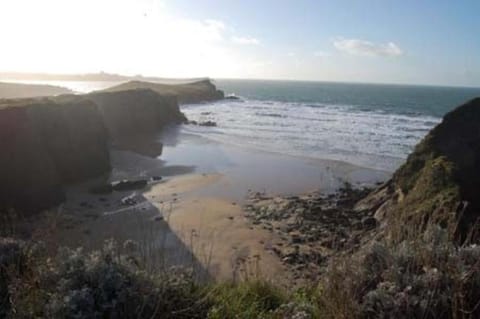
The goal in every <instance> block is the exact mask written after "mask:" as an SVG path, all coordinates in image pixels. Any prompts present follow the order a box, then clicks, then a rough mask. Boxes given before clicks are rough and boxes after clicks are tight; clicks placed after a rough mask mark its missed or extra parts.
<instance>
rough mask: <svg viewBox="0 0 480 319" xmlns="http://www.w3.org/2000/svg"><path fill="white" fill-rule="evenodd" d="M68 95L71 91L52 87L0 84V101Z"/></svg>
mask: <svg viewBox="0 0 480 319" xmlns="http://www.w3.org/2000/svg"><path fill="white" fill-rule="evenodd" d="M68 93H72V91H70V90H69V89H67V88H63V87H59V86H53V85H43V84H20V83H7V82H0V99H15V98H29V97H41V96H52V95H59V94H68Z"/></svg>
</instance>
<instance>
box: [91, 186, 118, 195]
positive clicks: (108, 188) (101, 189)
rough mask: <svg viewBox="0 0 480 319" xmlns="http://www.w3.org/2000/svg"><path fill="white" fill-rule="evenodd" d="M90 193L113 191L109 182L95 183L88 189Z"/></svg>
mask: <svg viewBox="0 0 480 319" xmlns="http://www.w3.org/2000/svg"><path fill="white" fill-rule="evenodd" d="M88 191H89V192H90V193H92V194H110V193H111V192H113V187H112V185H111V184H103V185H96V186H93V187H91V188H90V189H89V190H88Z"/></svg>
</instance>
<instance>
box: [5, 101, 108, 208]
mask: <svg viewBox="0 0 480 319" xmlns="http://www.w3.org/2000/svg"><path fill="white" fill-rule="evenodd" d="M107 141H108V139H107V131H106V129H105V126H104V124H103V121H102V118H101V116H100V114H99V112H98V110H97V108H96V106H95V104H93V102H91V101H88V100H85V99H77V100H76V101H70V102H64V103H60V102H56V101H53V100H52V99H35V100H3V101H1V102H0V149H1V150H2V154H1V156H0V176H1V180H2V182H1V183H0V209H5V208H8V207H15V208H17V209H19V210H22V211H26V212H30V211H36V210H40V209H43V208H47V207H50V206H52V205H54V204H57V203H59V202H61V201H62V200H63V199H64V193H63V189H62V185H64V184H65V183H69V182H76V181H81V180H83V179H86V178H89V177H92V176H96V175H98V174H101V173H104V172H107V171H108V170H109V169H110V160H109V152H108V148H107Z"/></svg>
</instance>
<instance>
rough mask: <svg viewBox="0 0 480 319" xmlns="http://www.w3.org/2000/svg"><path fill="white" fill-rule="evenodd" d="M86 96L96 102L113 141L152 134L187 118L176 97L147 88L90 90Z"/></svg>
mask: <svg viewBox="0 0 480 319" xmlns="http://www.w3.org/2000/svg"><path fill="white" fill-rule="evenodd" d="M85 98H87V99H89V100H91V101H93V102H95V104H97V105H98V108H99V110H100V113H101V115H102V117H103V120H104V122H105V125H106V127H107V129H108V131H109V134H110V136H111V137H112V138H113V139H114V140H121V139H123V138H126V137H132V136H142V135H150V134H154V133H156V132H158V131H159V130H160V129H161V128H162V127H164V126H166V125H168V124H180V123H183V122H185V121H186V117H185V115H183V113H181V112H180V109H179V107H178V103H177V100H176V97H175V96H171V95H160V94H158V93H156V92H154V91H153V90H150V89H137V90H128V91H118V92H101V93H92V94H88V95H86V96H85Z"/></svg>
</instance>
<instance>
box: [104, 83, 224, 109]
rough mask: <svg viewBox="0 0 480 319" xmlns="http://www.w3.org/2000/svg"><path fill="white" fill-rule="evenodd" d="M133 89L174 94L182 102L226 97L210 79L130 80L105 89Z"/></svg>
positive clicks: (187, 102)
mask: <svg viewBox="0 0 480 319" xmlns="http://www.w3.org/2000/svg"><path fill="white" fill-rule="evenodd" d="M132 89H151V90H153V91H155V92H157V93H159V94H162V95H173V96H176V97H177V99H178V102H179V103H180V104H189V103H200V102H206V101H216V100H220V99H223V98H224V93H223V92H222V91H220V90H217V88H216V87H215V85H213V83H212V82H211V81H210V80H208V79H206V80H199V81H194V82H190V83H182V84H163V83H154V82H142V81H130V82H127V83H123V84H120V85H118V86H114V87H111V88H108V89H106V90H105V91H106V92H115V91H124V90H132Z"/></svg>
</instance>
